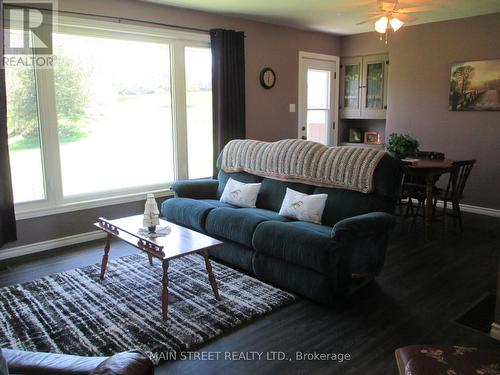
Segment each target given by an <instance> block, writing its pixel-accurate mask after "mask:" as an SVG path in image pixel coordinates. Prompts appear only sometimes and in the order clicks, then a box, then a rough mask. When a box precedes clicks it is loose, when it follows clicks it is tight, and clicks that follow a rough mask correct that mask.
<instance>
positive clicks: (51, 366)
mask: <svg viewBox="0 0 500 375" xmlns="http://www.w3.org/2000/svg"><path fill="white" fill-rule="evenodd" d="M2 352H3V355H4V357H5V359H6V361H7V367H8V368H9V372H10V373H11V374H23V375H36V374H44V375H64V374H78V375H88V374H91V373H92V371H94V370H95V368H96V367H97V366H99V364H101V363H102V362H103V361H105V360H106V359H107V357H80V356H76V355H67V354H55V353H42V352H26V351H21V350H11V349H2Z"/></svg>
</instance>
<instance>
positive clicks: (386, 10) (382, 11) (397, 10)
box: [358, 0, 423, 34]
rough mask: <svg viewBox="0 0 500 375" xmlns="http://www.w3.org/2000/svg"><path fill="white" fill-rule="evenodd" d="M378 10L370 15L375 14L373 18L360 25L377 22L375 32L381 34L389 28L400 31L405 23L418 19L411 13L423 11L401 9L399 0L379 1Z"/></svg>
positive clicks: (414, 8) (411, 8)
mask: <svg viewBox="0 0 500 375" xmlns="http://www.w3.org/2000/svg"><path fill="white" fill-rule="evenodd" d="M377 8H378V11H376V12H370V13H369V14H373V16H372V17H370V18H369V19H367V20H365V21H362V22H360V23H358V25H362V24H365V23H367V22H370V21H372V20H377V21H376V22H375V30H376V31H377V32H379V33H380V34H385V33H386V32H387V29H388V28H389V26H390V27H391V28H392V29H393V30H394V31H397V30H399V29H400V28H401V26H403V25H404V24H405V23H407V22H412V21H415V20H416V17H414V16H412V15H410V14H409V13H415V12H421V11H422V10H423V8H422V7H408V8H401V7H400V4H399V0H377Z"/></svg>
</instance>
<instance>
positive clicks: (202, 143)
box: [185, 47, 213, 178]
mask: <svg viewBox="0 0 500 375" xmlns="http://www.w3.org/2000/svg"><path fill="white" fill-rule="evenodd" d="M185 62H186V63H185V64H186V107H187V137H188V139H187V142H188V170H189V178H201V177H211V176H212V173H213V165H212V153H213V144H212V143H213V142H212V139H213V137H212V54H211V51H210V48H194V47H187V48H186V49H185Z"/></svg>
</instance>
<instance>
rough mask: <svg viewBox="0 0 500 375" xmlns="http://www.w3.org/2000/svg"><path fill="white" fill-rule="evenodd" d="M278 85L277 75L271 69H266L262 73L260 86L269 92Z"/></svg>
mask: <svg viewBox="0 0 500 375" xmlns="http://www.w3.org/2000/svg"><path fill="white" fill-rule="evenodd" d="M275 83H276V74H275V73H274V70H272V69H271V68H264V69H262V70H261V71H260V84H261V85H262V87H264V88H265V89H267V90H269V89H272V88H273V87H274V85H275Z"/></svg>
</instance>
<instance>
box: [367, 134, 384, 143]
mask: <svg viewBox="0 0 500 375" xmlns="http://www.w3.org/2000/svg"><path fill="white" fill-rule="evenodd" d="M381 139H382V134H381V133H379V132H365V134H364V142H365V143H366V144H369V145H381V144H382V140H381Z"/></svg>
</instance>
